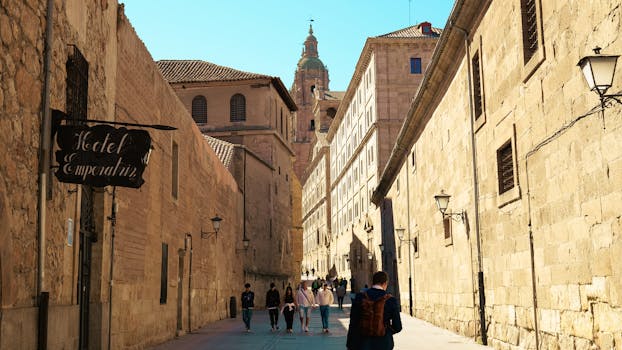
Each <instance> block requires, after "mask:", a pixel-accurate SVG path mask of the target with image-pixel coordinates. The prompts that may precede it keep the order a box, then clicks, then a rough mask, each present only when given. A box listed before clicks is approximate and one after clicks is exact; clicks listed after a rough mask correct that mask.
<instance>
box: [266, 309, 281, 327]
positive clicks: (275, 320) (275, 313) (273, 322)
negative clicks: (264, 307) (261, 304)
mask: <svg viewBox="0 0 622 350" xmlns="http://www.w3.org/2000/svg"><path fill="white" fill-rule="evenodd" d="M268 313H269V314H270V326H272V328H276V327H278V326H279V309H269V310H268Z"/></svg>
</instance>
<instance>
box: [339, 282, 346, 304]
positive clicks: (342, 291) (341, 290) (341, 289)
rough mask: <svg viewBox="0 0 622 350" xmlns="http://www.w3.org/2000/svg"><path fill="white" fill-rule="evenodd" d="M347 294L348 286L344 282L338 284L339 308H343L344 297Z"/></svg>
mask: <svg viewBox="0 0 622 350" xmlns="http://www.w3.org/2000/svg"><path fill="white" fill-rule="evenodd" d="M345 295H346V287H345V286H344V285H343V284H341V283H340V284H339V285H338V286H337V303H338V304H339V308H340V309H341V310H343V297H344V296H345Z"/></svg>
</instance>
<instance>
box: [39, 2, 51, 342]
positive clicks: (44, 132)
mask: <svg viewBox="0 0 622 350" xmlns="http://www.w3.org/2000/svg"><path fill="white" fill-rule="evenodd" d="M53 14H54V1H53V0H48V1H47V9H46V25H45V57H44V61H43V92H42V93H43V96H42V100H43V106H42V108H43V111H42V116H43V120H42V123H41V124H42V125H41V136H40V140H41V143H40V145H39V211H38V213H37V231H38V232H37V240H38V245H39V247H38V248H39V251H38V266H37V304H38V306H39V315H38V318H39V320H38V327H37V328H38V330H37V331H38V334H37V335H38V336H37V346H38V349H47V329H48V325H47V323H48V322H47V321H48V300H49V294H48V292H44V290H45V250H46V248H45V239H46V237H45V230H46V226H47V223H46V217H47V213H46V205H47V204H46V201H47V193H48V188H47V185H48V176H49V174H50V146H51V141H50V140H51V138H52V135H51V134H52V116H51V113H50V79H51V77H50V75H51V73H50V67H51V62H52V34H53V29H54V28H53Z"/></svg>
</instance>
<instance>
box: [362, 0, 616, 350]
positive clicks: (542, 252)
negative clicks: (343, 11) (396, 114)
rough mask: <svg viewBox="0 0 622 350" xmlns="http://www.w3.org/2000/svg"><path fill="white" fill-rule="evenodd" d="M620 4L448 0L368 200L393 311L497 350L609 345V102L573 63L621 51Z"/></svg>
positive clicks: (612, 127) (612, 227)
mask: <svg viewBox="0 0 622 350" xmlns="http://www.w3.org/2000/svg"><path fill="white" fill-rule="evenodd" d="M620 11H621V10H620V6H619V4H618V3H616V2H611V1H608V2H607V1H606V2H601V3H598V4H595V3H593V2H589V1H578V2H573V3H568V2H566V1H546V2H545V1H540V0H535V1H516V2H513V3H512V6H508V4H507V3H505V2H504V3H500V2H496V1H487V2H478V3H475V2H468V1H457V2H456V5H455V6H454V10H453V12H452V13H451V15H450V19H449V21H448V25H447V27H446V29H445V30H444V32H443V35H442V37H441V39H440V44H439V46H438V47H437V49H436V51H435V53H434V56H433V57H434V58H433V61H432V62H431V64H430V66H429V69H428V72H427V73H426V78H425V83H424V84H423V85H422V88H421V89H420V90H419V92H418V94H417V95H416V97H415V99H414V100H413V103H412V105H411V106H410V109H409V112H408V114H407V117H406V120H405V123H404V125H403V126H402V129H401V131H400V135H399V136H398V139H397V144H396V145H395V147H394V148H393V151H392V155H391V157H390V159H389V161H388V163H387V166H386V167H385V169H384V171H383V174H382V177H381V180H380V182H379V184H378V186H377V189H376V190H375V193H374V196H373V198H372V200H373V202H374V203H377V204H378V205H381V206H382V205H383V204H384V203H387V202H390V203H391V205H392V207H390V208H389V207H383V210H384V213H386V215H387V216H390V217H392V218H393V221H394V227H393V228H392V229H394V231H393V232H394V234H392V235H390V236H385V237H383V238H384V241H383V244H385V245H393V246H395V247H396V250H394V251H393V252H396V255H397V256H398V258H397V259H396V264H397V272H396V273H397V276H398V277H397V279H398V281H399V286H400V288H399V289H400V294H399V295H400V300H401V301H402V308H403V309H404V311H407V310H408V307H409V305H410V307H411V312H413V313H414V314H415V316H417V317H419V318H423V319H425V320H427V321H430V322H432V323H434V324H437V325H440V326H442V327H445V328H447V329H450V330H453V331H456V332H459V333H462V334H464V335H468V336H476V337H478V338H480V339H482V340H483V341H484V342H485V343H487V344H489V345H491V346H493V347H494V348H495V349H620V348H622V322H621V321H622V313H621V311H620V310H621V303H622V299H621V298H620V296H621V295H622V284H621V282H620V281H622V270H620V266H621V262H622V261H621V260H620V256H621V255H620V251H622V240H621V239H620V232H621V226H620V220H619V215H620V214H619V213H620V200H619V199H620V197H621V196H622V177H621V174H622V173H621V169H622V167H621V166H620V164H622V163H621V161H620V159H622V148H621V147H620V139H621V132H622V131H621V130H622V119H621V118H620V116H621V115H622V109H621V107H622V106H620V104H618V103H617V102H615V101H613V100H610V103H606V104H605V105H604V110H601V104H600V102H599V100H598V95H597V94H596V93H595V92H593V91H589V88H588V87H587V84H586V82H585V80H584V77H583V73H582V72H581V71H580V70H579V68H578V67H577V62H578V61H579V60H580V59H581V58H582V57H584V56H588V55H592V52H591V49H592V48H593V47H594V46H602V52H603V53H604V54H612V55H618V54H620V53H621V52H622V38H621V37H620V35H619V33H620V31H621V29H622V28H621V22H620V20H619V18H620V15H621V12H620ZM499 33H505V35H502V36H500V35H499ZM618 67H619V65H618ZM615 73H617V74H616V76H615V80H614V81H613V86H612V88H611V89H610V93H613V94H619V91H620V90H622V74H620V69H619V68H617V69H616V72H615ZM442 190H444V192H445V193H446V194H448V195H451V197H450V201H449V206H448V208H447V209H446V211H445V213H444V214H441V213H440V212H439V210H438V209H437V206H436V204H435V196H436V195H439V194H441V191H442ZM386 252H387V251H386V249H385V253H386ZM439 276H443V277H442V278H439ZM409 290H410V293H408V291H409Z"/></svg>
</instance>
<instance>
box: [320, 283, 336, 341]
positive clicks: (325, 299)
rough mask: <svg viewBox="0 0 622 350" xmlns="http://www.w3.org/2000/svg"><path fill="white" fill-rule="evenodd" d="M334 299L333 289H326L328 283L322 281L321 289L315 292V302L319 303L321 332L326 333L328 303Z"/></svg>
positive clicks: (328, 311)
mask: <svg viewBox="0 0 622 350" xmlns="http://www.w3.org/2000/svg"><path fill="white" fill-rule="evenodd" d="M334 300H335V299H334V298H333V291H332V290H330V289H328V285H327V284H326V283H324V284H323V285H322V289H321V290H320V291H319V292H317V303H318V304H320V315H321V316H322V332H324V333H328V316H329V313H330V305H331V304H332V303H333V301H334Z"/></svg>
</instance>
